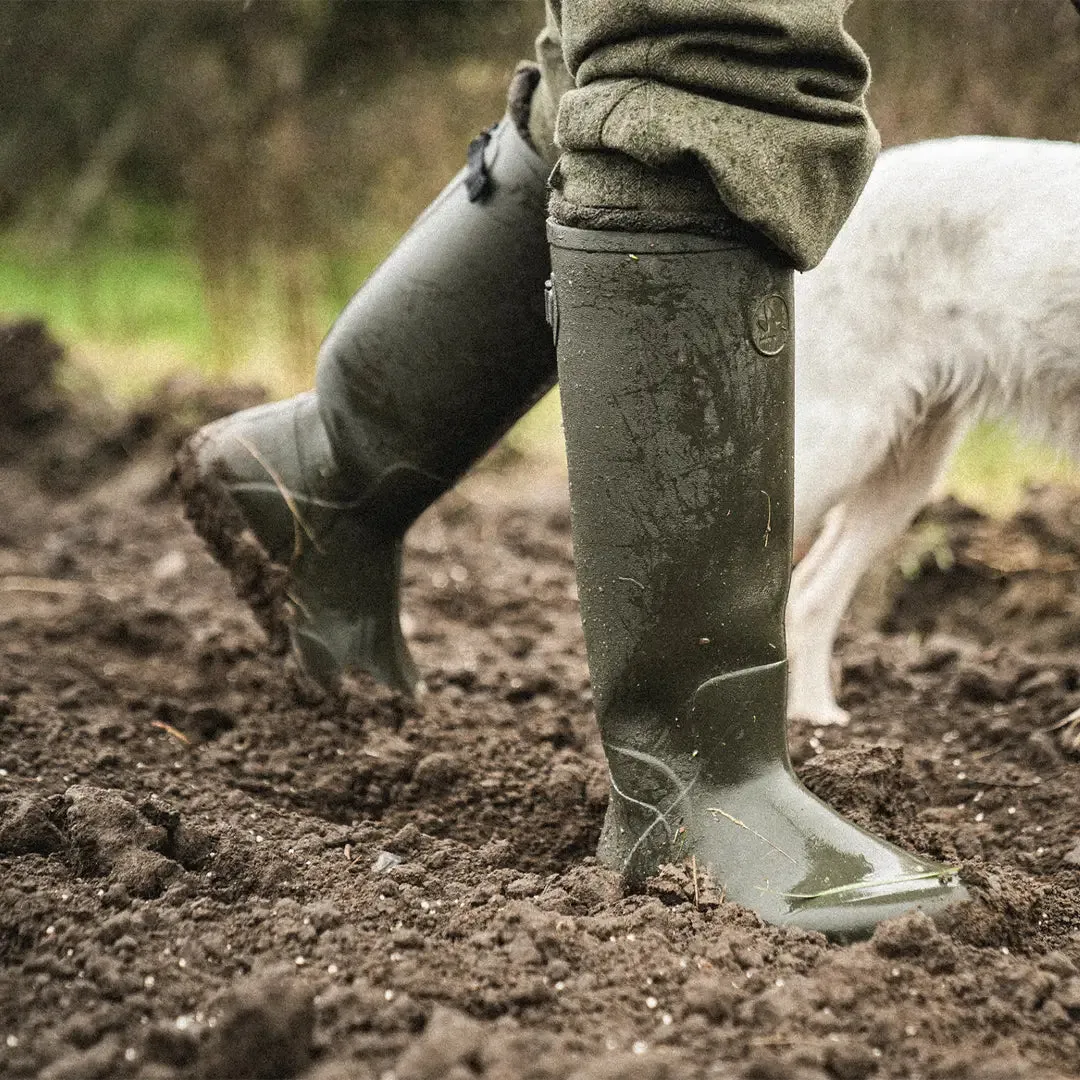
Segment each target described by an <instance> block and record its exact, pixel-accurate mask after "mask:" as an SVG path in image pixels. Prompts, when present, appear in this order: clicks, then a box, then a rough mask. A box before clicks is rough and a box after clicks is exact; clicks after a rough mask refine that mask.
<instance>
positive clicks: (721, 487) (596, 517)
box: [549, 0, 964, 940]
mask: <svg viewBox="0 0 1080 1080" xmlns="http://www.w3.org/2000/svg"><path fill="white" fill-rule="evenodd" d="M840 8H841V6H840V5H839V4H834V3H825V2H822V3H818V4H810V3H806V4H790V3H789V2H787V0H776V2H774V3H741V4H736V3H716V2H715V0H708V2H705V0H702V2H701V3H694V2H689V0H681V2H678V3H676V2H674V0H671V2H669V0H640V2H638V3H635V4H615V3H604V2H602V0H564V2H563V3H562V5H561V9H559V8H558V7H556V6H555V5H553V12H554V13H556V14H557V15H561V29H562V33H563V39H564V49H565V52H566V57H567V59H568V61H569V69H570V70H571V71H572V72H573V73H574V74H575V76H576V80H577V86H578V89H576V90H573V91H570V92H568V93H567V94H566V95H565V96H564V98H563V100H562V105H561V110H560V113H559V117H558V123H557V140H558V142H559V144H560V146H561V147H562V149H563V151H564V154H563V157H562V159H561V160H560V164H559V166H558V169H557V172H556V178H557V188H556V191H555V195H554V198H553V201H552V204H551V211H552V218H553V220H552V221H551V222H550V223H549V236H550V238H551V241H552V281H553V287H552V291H551V296H550V298H549V311H550V317H551V321H552V325H553V329H554V334H555V339H556V343H557V353H558V363H559V376H560V387H561V394H562V402H563V412H564V428H565V433H566V446H567V458H568V462H569V467H570V490H571V509H572V520H573V530H574V552H575V561H576V564H577V569H578V582H579V594H580V597H581V613H582V623H583V626H584V630H585V640H586V648H587V652H588V659H589V668H590V675H591V679H592V685H593V696H594V701H595V707H596V713H597V719H598V722H599V725H600V731H601V736H602V739H603V743H604V749H605V753H606V755H607V760H608V765H609V769H610V774H611V785H612V792H611V801H610V804H609V808H608V814H607V819H606V821H605V825H604V830H603V834H602V837H601V842H600V857H601V859H602V860H603V861H604V862H605V863H606V864H607V865H609V866H612V867H615V868H618V869H619V870H621V871H622V872H623V873H624V874H625V875H626V876H627V877H628V878H629V879H630V880H632V881H641V880H642V879H644V878H645V877H647V876H648V875H650V874H652V873H655V872H656V870H657V869H658V867H659V866H660V865H661V864H663V863H665V862H686V861H691V860H692V861H693V862H694V863H695V864H696V866H697V868H698V869H700V870H704V871H707V872H708V873H709V874H710V875H711V876H712V877H713V879H714V880H715V881H716V882H717V883H718V884H719V885H720V886H721V887H722V888H723V889H724V891H725V893H726V895H727V897H728V898H729V899H731V900H735V901H737V902H739V903H741V904H744V905H745V906H747V907H749V908H751V909H753V910H754V911H756V912H758V913H759V914H760V915H761V916H762V917H763V918H765V919H767V920H769V921H771V922H776V923H783V924H793V925H799V926H803V927H807V928H813V929H819V930H822V931H824V932H826V933H828V934H830V935H831V936H833V937H834V938H836V939H839V940H849V939H853V938H858V937H863V936H866V935H868V934H869V933H870V932H871V931H872V930H873V927H874V926H875V925H876V924H877V923H878V922H879V921H880V920H881V919H883V918H886V917H888V916H891V915H895V914H898V913H899V912H902V911H905V910H908V909H910V908H912V907H915V906H921V907H923V908H925V909H927V910H930V911H934V910H937V909H939V908H941V907H943V906H944V905H946V904H948V903H950V902H953V901H955V900H957V899H961V898H963V896H964V891H963V889H962V888H961V887H960V886H958V885H957V884H956V883H955V881H954V875H953V874H952V872H951V871H949V870H948V869H947V868H945V867H943V866H941V865H940V864H936V863H934V862H932V861H929V860H922V859H916V858H914V857H912V856H910V855H908V854H907V853H905V852H903V851H901V850H899V849H898V848H895V847H893V846H892V845H889V844H887V843H885V842H883V841H881V840H878V839H877V838H875V837H873V836H872V835H870V834H868V833H866V832H865V831H863V830H861V829H858V828H856V827H855V826H854V825H852V824H851V823H849V822H847V821H845V820H844V819H843V818H841V817H840V816H839V815H838V814H837V813H836V812H835V811H833V810H832V809H831V808H830V807H828V806H827V805H826V804H824V803H822V802H821V801H820V800H818V799H816V798H814V797H813V796H812V795H811V794H810V793H809V792H808V791H807V790H806V789H805V788H804V787H803V786H802V785H801V783H800V782H799V781H798V779H797V778H796V776H795V774H794V772H793V770H792V768H791V764H790V760H789V758H788V753H787V747H786V709H785V705H786V676H787V664H786V659H785V644H784V606H785V600H786V597H787V590H788V583H789V578H790V573H791V523H792V503H793V485H792V479H793V457H792V444H793V409H794V400H793V363H792V361H793V353H792V325H791V317H792V299H793V298H792V264H793V262H797V263H799V264H802V265H805V264H809V263H811V262H813V261H814V260H815V259H816V258H818V257H820V255H821V254H822V253H823V252H824V250H825V248H826V247H827V246H828V243H829V242H830V241H831V239H832V236H833V234H834V233H835V231H836V229H838V228H839V226H840V224H841V223H842V220H843V216H844V214H845V213H846V211H847V208H848V207H849V206H850V204H851V203H852V202H853V201H854V198H855V197H856V196H857V194H858V191H859V189H860V187H861V184H862V181H863V179H864V178H865V173H866V171H867V169H868V168H869V164H870V160H871V159H872V157H873V150H874V141H873V137H872V134H871V131H872V129H871V128H870V126H869V121H868V120H867V119H866V117H865V114H864V113H863V111H862V109H861V104H860V102H859V95H860V93H861V90H862V85H863V82H862V80H863V79H864V78H865V72H864V70H863V69H862V68H860V67H859V63H858V62H859V57H860V54H859V53H858V52H857V50H856V49H855V48H854V45H853V44H852V43H851V42H850V39H847V38H846V37H845V36H844V35H843V33H842V30H841V27H840V21H839V16H840ZM818 67H820V68H821V70H818ZM834 128H835V130H834ZM759 144H760V145H759ZM788 153H790V154H791V155H793V158H794V161H793V162H791V163H789V164H788V165H787V166H784V167H781V165H780V163H781V162H782V161H783V160H784V155H785V154H788ZM763 162H766V163H767V162H773V163H774V164H775V165H776V170H777V171H776V175H771V174H770V171H769V169H767V168H763V165H762V163H763ZM815 210H816V211H817V212H816V213H815V212H814V211H815Z"/></svg>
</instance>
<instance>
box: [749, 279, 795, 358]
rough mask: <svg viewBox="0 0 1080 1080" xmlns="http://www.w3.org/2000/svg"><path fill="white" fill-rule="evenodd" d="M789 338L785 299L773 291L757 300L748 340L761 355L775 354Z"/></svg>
mask: <svg viewBox="0 0 1080 1080" xmlns="http://www.w3.org/2000/svg"><path fill="white" fill-rule="evenodd" d="M790 338H791V312H790V311H789V310H788V306H787V301H786V300H785V299H784V298H783V297H782V296H778V295H776V294H775V293H773V294H772V295H771V296H766V297H764V298H763V299H761V300H759V301H758V304H757V307H756V308H755V309H754V315H753V318H751V320H750V340H751V341H752V342H753V343H754V348H755V349H757V351H758V352H759V353H761V355H762V356H776V354H777V353H779V352H782V351H783V349H784V346H785V345H787V343H788V340H789V339H790Z"/></svg>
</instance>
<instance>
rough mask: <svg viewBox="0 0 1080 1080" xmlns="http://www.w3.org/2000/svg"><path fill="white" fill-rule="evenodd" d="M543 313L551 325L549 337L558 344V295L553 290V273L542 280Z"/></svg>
mask: <svg viewBox="0 0 1080 1080" xmlns="http://www.w3.org/2000/svg"><path fill="white" fill-rule="evenodd" d="M544 315H545V316H546V318H547V321H548V326H550V327H551V338H552V340H553V341H554V342H555V344H556V345H558V344H559V297H558V295H557V294H556V292H555V275H554V274H552V275H551V277H549V278H548V279H547V281H545V282H544Z"/></svg>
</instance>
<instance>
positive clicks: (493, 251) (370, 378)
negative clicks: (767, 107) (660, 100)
mask: <svg viewBox="0 0 1080 1080" xmlns="http://www.w3.org/2000/svg"><path fill="white" fill-rule="evenodd" d="M545 181H546V169H545V167H544V164H543V162H542V161H541V159H540V157H539V156H538V155H537V154H536V153H535V152H534V151H533V150H532V149H531V148H530V147H529V146H528V144H527V143H526V142H525V141H524V140H523V139H522V137H521V135H520V134H519V133H518V131H517V129H516V128H515V127H514V125H513V123H511V122H510V121H508V120H507V121H504V122H503V123H502V124H500V125H499V126H498V127H497V128H495V129H494V130H493V131H492V132H491V133H488V134H486V135H485V136H483V137H481V139H479V140H477V141H476V142H475V143H473V145H472V146H471V147H470V151H469V166H468V167H467V168H466V169H465V170H463V171H462V173H461V174H459V175H458V176H457V177H456V178H455V179H454V181H453V182H452V183H451V184H450V185H449V186H448V187H447V188H446V190H445V191H443V193H442V194H441V195H440V196H439V197H438V199H437V200H436V201H435V202H434V203H433V204H432V206H431V207H430V208H429V209H428V210H427V212H426V213H425V214H424V215H423V216H422V217H421V218H420V219H419V220H418V221H417V222H416V224H415V225H414V226H413V227H412V229H411V230H410V231H409V232H408V233H407V234H406V235H405V237H404V238H403V239H402V240H401V242H400V243H399V244H398V246H397V248H396V249H395V250H394V251H393V252H392V253H391V255H390V256H389V258H388V259H387V260H386V261H385V262H384V263H383V264H382V265H381V266H380V267H379V268H378V269H377V270H376V271H375V272H374V273H373V274H372V276H371V277H370V278H369V280H368V281H367V282H366V284H365V285H364V286H363V288H362V289H361V290H360V291H359V292H358V293H357V294H356V296H354V297H353V299H352V300H351V301H350V302H349V305H348V307H347V308H346V309H345V311H344V312H343V313H342V315H341V316H340V317H339V319H338V321H337V322H336V323H335V325H334V327H333V328H332V329H331V331H330V333H329V335H328V336H327V338H326V341H325V342H324V343H323V347H322V350H321V352H320V356H319V364H318V369H317V373H316V390H315V391H314V392H312V393H306V394H301V395H300V396H299V397H296V398H293V399H291V400H289V401H284V402H280V403H278V404H273V405H265V406H260V407H258V408H255V409H248V410H245V411H244V412H241V413H237V414H236V415H234V416H230V417H226V418H225V419H224V420H219V421H217V422H216V423H214V424H210V425H208V426H207V427H205V428H203V429H202V430H201V431H199V432H198V433H197V434H196V435H195V436H194V437H193V438H192V439H191V440H190V442H189V443H188V445H187V446H186V447H185V449H184V451H182V453H181V458H180V462H179V465H178V475H179V477H180V484H181V490H182V493H183V497H184V502H185V506H186V510H187V513H188V516H189V518H190V519H191V520H192V522H193V524H194V526H195V528H196V530H197V531H198V532H199V533H200V534H201V535H202V536H203V538H204V539H205V540H206V541H207V543H208V544H209V545H210V547H211V550H212V551H213V553H214V554H215V556H216V557H217V558H218V559H219V560H220V561H221V562H222V563H224V564H225V565H226V566H227V567H228V568H229V569H230V570H231V571H232V573H233V577H234V582H235V584H236V586H237V589H238V591H239V592H240V594H241V596H242V597H243V598H244V599H245V600H247V602H248V603H249V604H250V605H251V607H252V609H253V610H254V611H255V613H256V615H257V616H258V617H259V619H260V621H261V622H262V623H263V625H264V626H265V627H266V629H267V631H268V632H269V634H270V636H271V640H272V642H274V643H275V644H278V645H282V646H283V645H284V643H285V642H286V641H288V640H291V641H292V644H293V647H294V649H295V652H296V654H297V656H298V657H299V659H300V662H301V664H302V666H303V668H304V669H305V670H306V671H307V673H308V674H309V675H310V676H312V677H313V678H314V679H315V680H317V681H318V682H319V683H321V684H322V685H324V686H326V687H332V686H334V685H335V684H336V682H337V680H338V677H339V676H340V675H341V674H342V673H343V672H345V671H347V670H359V671H367V672H370V673H371V674H372V675H374V676H375V677H376V678H378V679H380V680H382V681H383V682H386V683H388V684H389V685H391V686H393V687H396V688H397V689H400V690H404V691H412V690H414V689H415V688H416V683H417V675H416V669H415V666H414V665H413V663H412V661H411V659H410V657H409V653H408V649H407V647H406V644H405V641H404V639H403V637H402V633H401V626H400V619H399V589H400V567H401V549H402V538H403V536H404V534H405V531H406V530H407V529H408V527H409V525H411V524H412V522H413V521H414V520H415V519H416V518H417V516H419V514H420V513H422V512H423V510H424V509H425V508H426V507H428V506H429V505H431V503H432V502H434V501H435V499H437V498H438V496H439V495H440V494H442V493H443V492H444V491H446V490H447V488H449V487H450V486H451V485H452V484H453V483H454V482H455V481H456V480H457V479H458V478H459V477H460V476H461V474H462V473H463V472H464V471H465V470H466V469H468V468H469V466H470V465H472V464H473V463H474V462H475V461H476V460H477V459H478V458H479V457H481V456H482V455H483V454H484V453H485V452H486V451H487V450H488V449H489V448H490V447H491V446H492V445H493V444H494V443H495V442H496V441H497V440H498V439H499V438H500V437H501V436H502V435H503V434H504V433H505V432H506V431H507V429H508V428H509V427H510V426H511V425H512V424H513V423H514V421H516V420H517V419H518V418H519V417H520V416H522V415H523V414H524V413H525V412H526V411H527V410H528V409H529V407H530V406H532V405H533V404H534V403H535V402H536V401H537V400H538V399H539V398H540V396H541V395H542V394H543V393H544V392H545V391H546V390H548V389H549V388H550V387H551V386H552V385H553V383H554V381H555V352H554V347H553V345H552V341H551V333H550V330H549V328H548V326H547V323H546V320H545V317H544V300H543V282H544V279H545V278H546V276H547V273H548V266H549V263H548V248H547V241H546V238H545V234H544V204H545V197H546V187H545Z"/></svg>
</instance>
